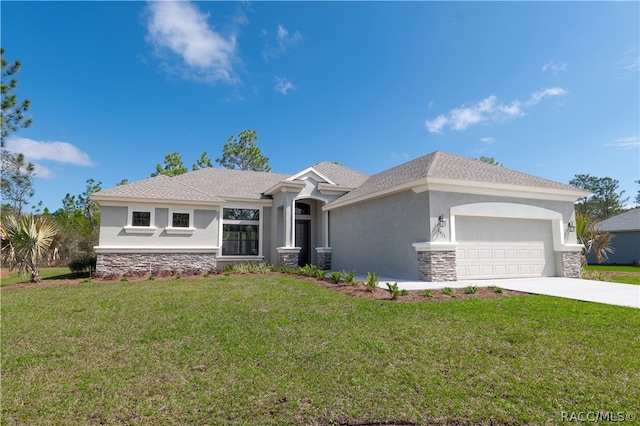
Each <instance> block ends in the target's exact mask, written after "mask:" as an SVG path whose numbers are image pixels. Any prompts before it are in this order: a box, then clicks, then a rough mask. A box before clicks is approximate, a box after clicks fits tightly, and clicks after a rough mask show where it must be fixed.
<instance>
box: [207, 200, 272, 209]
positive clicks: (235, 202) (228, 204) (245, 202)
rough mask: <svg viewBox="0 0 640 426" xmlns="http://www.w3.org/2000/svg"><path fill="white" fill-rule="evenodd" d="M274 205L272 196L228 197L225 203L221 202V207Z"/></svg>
mask: <svg viewBox="0 0 640 426" xmlns="http://www.w3.org/2000/svg"><path fill="white" fill-rule="evenodd" d="M272 205H273V200H272V199H271V198H261V199H256V198H227V199H225V202H224V203H220V206H221V207H234V208H239V209H240V208H245V207H246V208H255V207H257V206H261V207H271V206H272Z"/></svg>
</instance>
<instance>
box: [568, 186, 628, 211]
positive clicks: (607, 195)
mask: <svg viewBox="0 0 640 426" xmlns="http://www.w3.org/2000/svg"><path fill="white" fill-rule="evenodd" d="M569 185H573V186H576V187H578V188H581V189H584V190H587V191H589V192H591V195H590V196H588V197H585V198H582V199H581V200H580V201H578V203H577V204H576V212H578V213H582V214H585V215H587V216H588V217H589V218H591V219H592V220H593V221H595V222H599V221H601V220H604V219H606V218H608V217H611V216H615V215H617V214H619V213H622V212H623V211H624V203H626V202H627V200H629V198H628V197H627V198H622V196H623V194H624V191H620V192H617V191H618V181H617V180H616V179H612V178H610V177H604V178H599V177H596V176H591V175H589V174H578V175H575V177H574V178H573V179H571V180H570V181H569Z"/></svg>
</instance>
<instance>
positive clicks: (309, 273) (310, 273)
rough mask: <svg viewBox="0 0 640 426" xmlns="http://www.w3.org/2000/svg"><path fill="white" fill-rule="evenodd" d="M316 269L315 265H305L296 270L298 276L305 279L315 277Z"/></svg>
mask: <svg viewBox="0 0 640 426" xmlns="http://www.w3.org/2000/svg"><path fill="white" fill-rule="evenodd" d="M317 270H318V267H317V266H316V265H309V264H306V265H304V266H302V267H300V268H298V275H304V276H305V277H315V276H316V271H317Z"/></svg>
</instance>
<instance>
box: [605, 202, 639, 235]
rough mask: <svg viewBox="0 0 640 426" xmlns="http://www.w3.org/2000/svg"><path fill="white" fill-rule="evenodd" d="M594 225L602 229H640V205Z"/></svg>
mask: <svg viewBox="0 0 640 426" xmlns="http://www.w3.org/2000/svg"><path fill="white" fill-rule="evenodd" d="M596 227H597V228H598V229H600V230H602V231H609V232H614V231H640V207H638V208H635V209H633V210H629V211H626V212H624V213H620V214H619V215H617V216H613V217H610V218H609V219H605V220H603V221H602V222H599V223H598V224H597V225H596Z"/></svg>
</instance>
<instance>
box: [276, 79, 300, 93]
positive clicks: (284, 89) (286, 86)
mask: <svg viewBox="0 0 640 426" xmlns="http://www.w3.org/2000/svg"><path fill="white" fill-rule="evenodd" d="M275 89H276V92H279V93H282V94H283V95H286V94H287V93H289V91H290V90H295V89H296V86H294V85H293V83H292V82H291V81H290V80H288V79H286V78H284V77H276V87H275Z"/></svg>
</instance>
